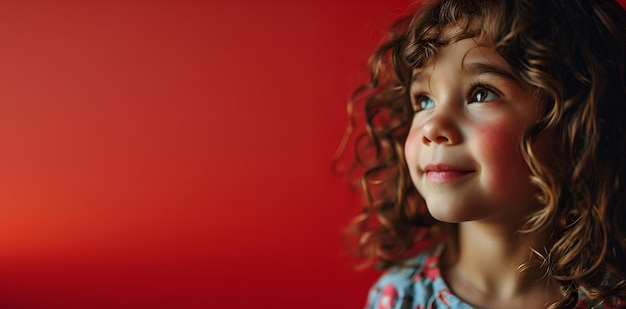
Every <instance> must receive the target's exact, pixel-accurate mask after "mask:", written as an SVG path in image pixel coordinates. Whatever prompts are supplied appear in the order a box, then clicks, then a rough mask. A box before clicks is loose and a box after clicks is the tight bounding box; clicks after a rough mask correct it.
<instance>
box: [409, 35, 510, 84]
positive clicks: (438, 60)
mask: <svg viewBox="0 0 626 309" xmlns="http://www.w3.org/2000/svg"><path fill="white" fill-rule="evenodd" d="M435 68H437V69H439V70H445V71H447V72H448V73H450V74H481V73H494V74H498V75H501V76H504V77H507V78H510V79H514V80H515V79H517V78H516V76H515V74H514V72H513V71H512V70H511V67H510V65H509V64H508V63H507V62H506V61H505V60H504V58H502V56H500V54H499V53H498V52H497V51H496V49H495V47H494V46H493V44H490V43H485V42H481V41H480V40H479V39H477V38H467V39H462V40H459V41H457V42H454V43H450V44H447V45H445V46H442V47H440V48H438V49H437V53H435V54H434V55H433V56H431V57H429V58H428V59H427V61H426V62H425V65H424V66H421V67H415V68H413V69H412V74H411V75H412V76H411V79H412V80H413V82H420V81H422V80H423V79H424V78H428V77H429V76H430V74H431V73H432V71H433V70H434V69H435Z"/></svg>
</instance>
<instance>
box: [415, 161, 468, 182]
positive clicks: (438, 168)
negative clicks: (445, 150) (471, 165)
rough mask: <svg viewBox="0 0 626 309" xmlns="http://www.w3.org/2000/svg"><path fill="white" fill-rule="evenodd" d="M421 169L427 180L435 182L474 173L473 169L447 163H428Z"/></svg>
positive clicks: (456, 178)
mask: <svg viewBox="0 0 626 309" xmlns="http://www.w3.org/2000/svg"><path fill="white" fill-rule="evenodd" d="M422 171H423V172H424V174H426V179H427V180H428V182H430V183H435V184H440V183H449V182H453V181H457V180H460V179H462V178H465V177H467V176H468V175H471V174H473V173H474V171H473V170H470V169H467V168H462V167H456V166H452V165H447V164H429V165H426V166H424V167H423V168H422Z"/></svg>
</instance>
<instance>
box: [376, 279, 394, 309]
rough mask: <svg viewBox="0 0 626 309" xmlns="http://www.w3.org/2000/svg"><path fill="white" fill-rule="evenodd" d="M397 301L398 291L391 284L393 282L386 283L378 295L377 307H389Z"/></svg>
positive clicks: (383, 308) (382, 308) (384, 308)
mask: <svg viewBox="0 0 626 309" xmlns="http://www.w3.org/2000/svg"><path fill="white" fill-rule="evenodd" d="M397 301H398V291H397V290H396V288H395V287H394V286H393V284H388V285H387V286H386V287H385V288H383V291H382V293H381V295H380V298H379V299H378V308H380V309H391V308H393V307H394V306H395V305H396V302H397Z"/></svg>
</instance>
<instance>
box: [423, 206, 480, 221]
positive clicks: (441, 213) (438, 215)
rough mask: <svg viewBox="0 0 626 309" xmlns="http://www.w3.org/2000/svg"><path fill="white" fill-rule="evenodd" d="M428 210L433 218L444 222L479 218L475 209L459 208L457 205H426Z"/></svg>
mask: <svg viewBox="0 0 626 309" xmlns="http://www.w3.org/2000/svg"><path fill="white" fill-rule="evenodd" d="M427 208H428V212H429V213H430V215H431V216H432V217H433V218H435V219H436V220H437V221H441V222H446V223H462V222H468V221H474V220H479V219H480V218H481V216H480V214H478V213H476V212H475V211H471V210H470V209H459V208H458V207H449V206H443V207H442V206H439V205H437V206H435V207H431V206H428V204H427Z"/></svg>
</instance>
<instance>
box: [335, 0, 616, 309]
mask: <svg viewBox="0 0 626 309" xmlns="http://www.w3.org/2000/svg"><path fill="white" fill-rule="evenodd" d="M625 25H626V14H625V13H624V9H623V8H622V7H621V6H620V5H619V4H618V3H617V2H614V1H608V0H568V1H560V0H544V1H541V0H517V1H516V0H508V1H497V0H479V1H468V0H443V1H434V2H428V3H421V4H419V5H418V6H417V9H416V12H415V13H414V14H411V15H410V16H407V17H405V18H403V19H401V20H399V21H397V22H396V23H395V24H394V25H393V27H392V29H391V31H390V32H389V37H388V38H387V39H386V40H385V41H384V42H383V43H382V44H381V45H380V46H379V47H378V49H377V50H376V51H375V52H374V54H373V55H372V57H371V58H370V62H369V68H370V82H369V84H367V85H364V86H362V87H361V88H359V89H357V90H356V91H355V92H354V94H353V98H352V100H351V102H350V104H349V114H350V117H351V124H350V126H349V128H348V132H349V139H350V140H351V142H352V144H353V146H354V149H355V154H356V155H355V157H354V160H353V162H352V165H351V169H350V170H349V171H347V173H348V174H349V175H352V176H354V177H355V178H354V179H358V180H359V183H360V188H361V190H362V191H363V192H364V196H365V201H364V207H363V212H362V213H361V214H360V215H359V216H357V217H356V218H355V219H354V220H353V222H352V223H351V224H350V227H351V231H352V232H354V234H353V235H356V236H357V239H358V248H359V254H360V256H361V257H363V258H365V259H366V260H367V261H368V262H369V263H376V264H378V265H379V266H380V267H382V268H386V267H388V266H390V265H392V264H396V263H400V262H401V261H402V260H403V259H404V258H406V257H407V256H408V255H409V254H412V253H415V252H416V251H420V249H421V248H423V247H424V246H425V245H426V244H427V243H431V242H433V241H441V240H443V239H444V238H454V234H455V233H454V231H455V225H454V224H449V223H443V222H438V221H436V220H435V219H433V218H432V217H431V216H430V214H429V213H428V210H427V209H426V207H425V205H424V201H423V199H422V197H421V196H420V194H419V192H418V191H417V190H416V189H415V187H414V186H413V185H412V183H411V180H410V177H409V175H408V170H407V166H406V162H405V159H404V155H403V147H404V143H405V140H406V138H407V134H408V131H409V127H410V125H411V120H412V117H413V115H414V112H413V110H412V107H411V103H410V96H409V91H408V89H409V87H410V83H411V72H412V70H413V69H415V68H420V67H424V66H425V65H427V64H428V62H429V61H430V60H431V59H433V57H434V56H435V55H436V54H437V52H438V49H439V48H440V47H442V46H446V45H448V44H450V43H453V42H456V41H459V40H462V39H466V38H480V39H485V40H486V41H489V42H493V44H494V46H495V48H496V50H497V51H498V53H499V54H500V55H501V56H502V57H503V58H504V59H505V60H506V61H507V62H508V63H509V65H510V66H511V67H512V68H513V69H514V70H515V71H516V72H517V74H519V76H518V77H519V78H520V79H522V80H523V81H525V82H526V83H528V84H529V85H531V86H532V87H533V88H534V89H535V90H536V91H537V94H538V95H540V97H541V98H543V99H542V105H541V108H540V117H539V120H538V121H537V122H536V124H535V125H534V126H532V127H531V128H530V129H529V130H528V131H527V132H526V133H525V134H524V136H523V138H522V140H521V144H520V149H521V152H522V155H523V156H524V159H525V161H526V163H527V165H528V167H529V169H530V171H531V176H530V180H531V182H532V183H533V184H534V185H536V186H537V187H538V188H539V192H540V194H539V196H538V201H539V202H540V203H541V204H542V207H541V209H539V210H537V211H536V212H535V213H533V214H531V215H530V216H529V217H528V219H527V221H526V224H525V225H524V230H523V231H521V232H527V233H530V232H537V231H544V232H545V231H547V232H548V234H549V235H550V237H549V238H550V239H549V242H548V244H546V247H545V248H532V249H533V252H534V254H535V260H536V263H529V265H525V268H526V269H527V270H531V271H538V272H540V273H545V274H546V276H547V278H550V279H552V280H554V281H555V282H557V283H558V284H559V286H560V288H561V291H562V293H563V298H562V300H561V301H559V302H558V303H556V304H553V305H552V307H555V308H567V307H571V306H572V305H573V304H574V303H575V302H576V299H577V292H578V290H579V289H581V288H583V289H585V290H586V291H587V292H588V294H589V295H590V297H591V298H596V299H600V300H606V301H607V302H608V301H610V300H615V301H619V300H620V299H621V300H622V301H624V300H625V299H626V188H625V187H624V186H625V183H626V167H625V164H626V128H625V124H624V123H625V121H626V100H625V97H626V87H625V83H624V80H625V75H624V56H625V50H626V49H625V44H626V30H625ZM450 26H453V27H454V29H459V30H460V31H454V33H450V31H446V29H450ZM546 132H556V133H557V134H556V136H559V137H560V140H558V141H554V148H555V151H558V155H559V159H558V162H556V164H555V163H554V162H550V163H548V162H543V161H542V160H541V159H540V158H539V157H538V156H536V155H535V153H534V151H533V144H534V143H535V141H536V140H537V139H538V137H540V136H542V135H544V134H545V133H546Z"/></svg>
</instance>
